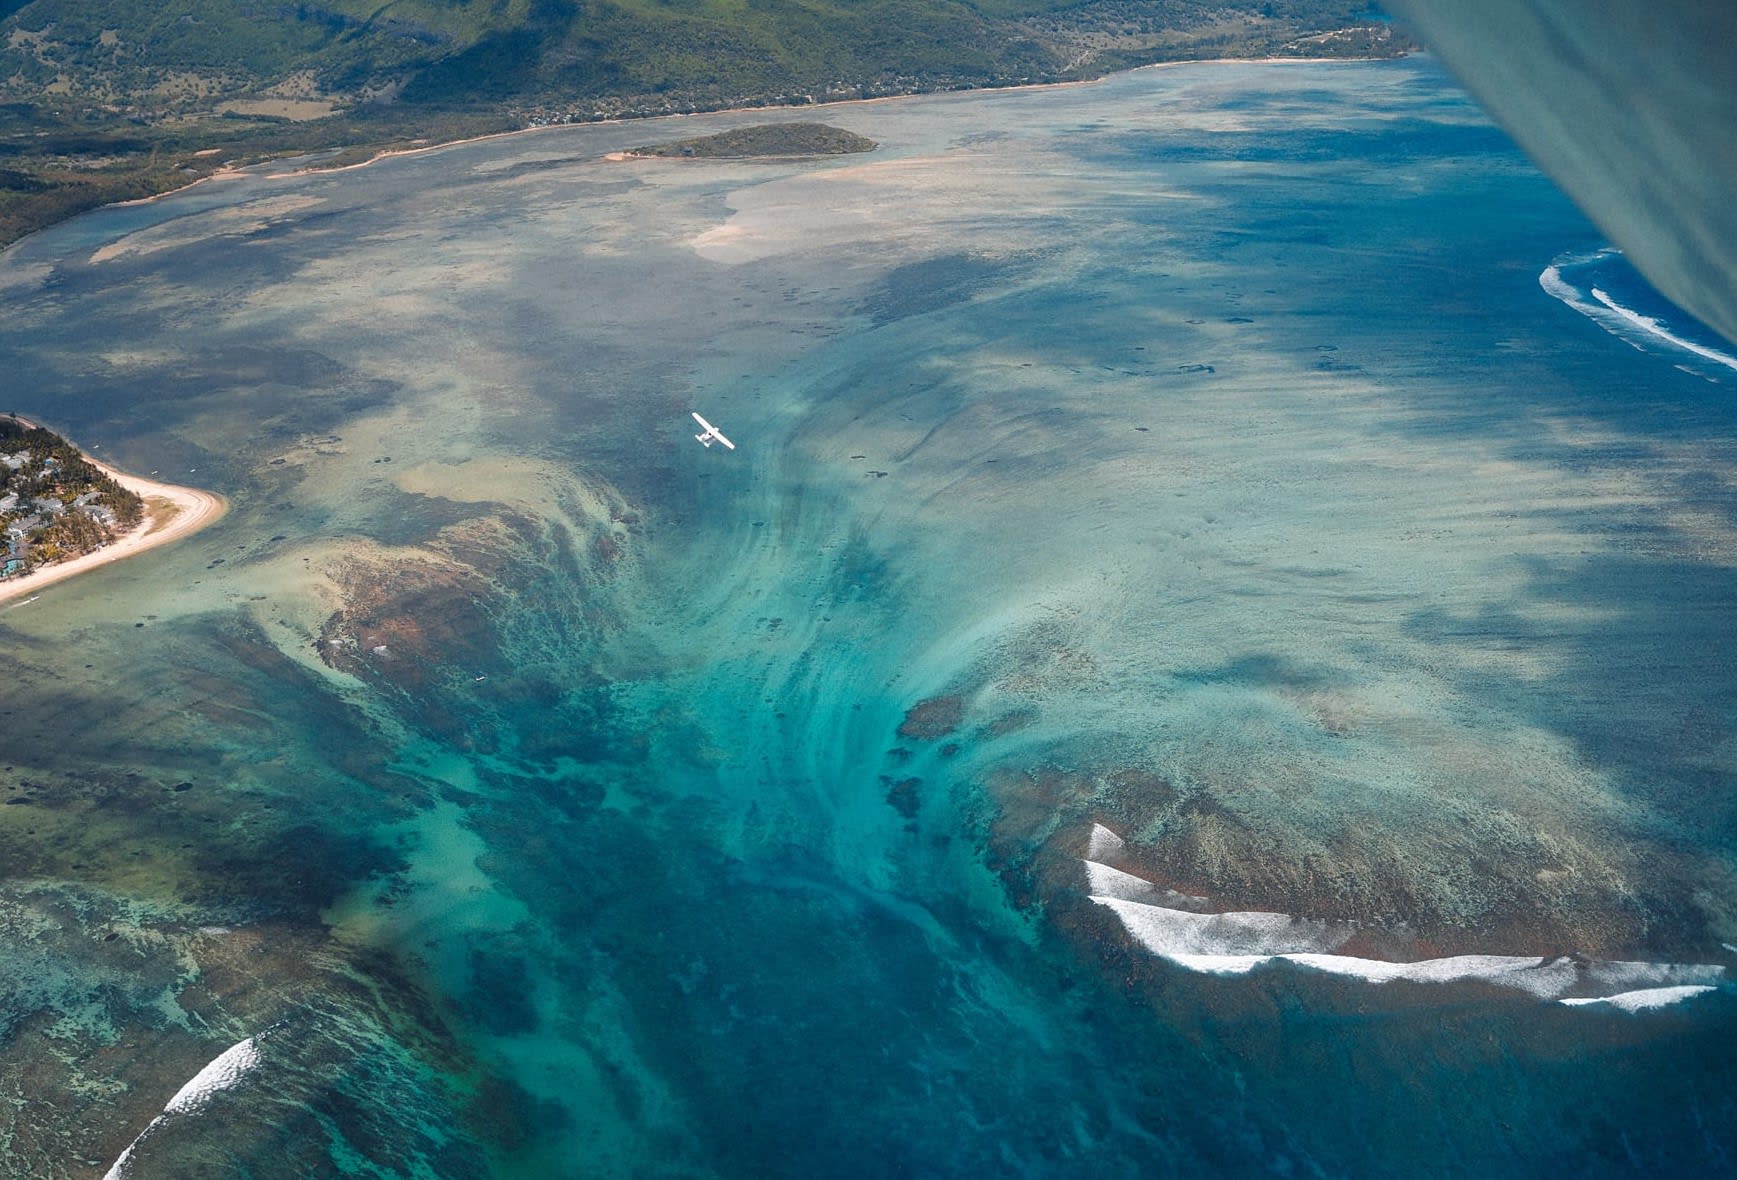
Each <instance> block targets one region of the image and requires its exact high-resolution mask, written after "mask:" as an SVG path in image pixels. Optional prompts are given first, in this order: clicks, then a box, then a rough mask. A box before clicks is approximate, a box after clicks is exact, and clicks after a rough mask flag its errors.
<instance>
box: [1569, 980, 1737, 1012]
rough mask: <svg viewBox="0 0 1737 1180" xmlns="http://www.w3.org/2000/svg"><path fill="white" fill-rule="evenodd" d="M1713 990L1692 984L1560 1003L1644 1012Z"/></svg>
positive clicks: (1578, 997) (1575, 998) (1579, 997)
mask: <svg viewBox="0 0 1737 1180" xmlns="http://www.w3.org/2000/svg"><path fill="white" fill-rule="evenodd" d="M1713 990H1715V989H1714V987H1713V985H1712V984H1707V983H1692V984H1684V985H1683V986H1680V987H1648V988H1641V989H1640V990H1638V991H1632V992H1618V993H1617V994H1616V995H1614V996H1569V997H1566V998H1564V999H1563V1000H1562V1001H1561V1002H1562V1003H1564V1004H1572V1005H1574V1006H1576V1007H1584V1006H1585V1005H1587V1004H1608V1005H1609V1006H1610V1007H1612V1008H1621V1009H1622V1010H1623V1011H1624V1012H1645V1011H1647V1010H1648V1009H1651V1008H1664V1007H1668V1006H1669V1005H1671V1004H1679V1003H1681V1002H1682V1001H1684V1000H1687V999H1689V998H1690V997H1692V996H1698V995H1702V994H1703V993H1706V992H1710V991H1713Z"/></svg>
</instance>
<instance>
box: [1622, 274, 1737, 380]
mask: <svg viewBox="0 0 1737 1180" xmlns="http://www.w3.org/2000/svg"><path fill="white" fill-rule="evenodd" d="M1592 297H1593V298H1594V299H1596V300H1598V302H1599V303H1601V304H1603V305H1604V306H1605V307H1608V308H1609V309H1610V310H1611V311H1612V312H1614V313H1616V315H1617V316H1618V317H1619V318H1620V319H1621V320H1623V322H1625V323H1628V324H1632V325H1634V326H1635V327H1637V328H1639V329H1640V330H1641V331H1643V332H1645V333H1647V334H1648V335H1651V336H1657V337H1658V338H1659V339H1661V340H1663V341H1665V342H1666V343H1667V344H1672V345H1675V346H1676V347H1678V348H1683V349H1687V350H1688V351H1690V352H1692V353H1694V354H1695V355H1696V356H1703V357H1706V358H1707V359H1708V360H1710V361H1715V362H1717V363H1719V364H1721V365H1724V366H1725V367H1726V368H1728V369H1737V356H1732V355H1731V354H1730V353H1728V352H1720V351H1719V350H1718V349H1716V348H1707V347H1705V346H1704V345H1700V344H1696V343H1695V342H1694V341H1693V340H1684V339H1683V338H1682V337H1681V336H1679V335H1677V334H1676V333H1675V332H1673V331H1671V330H1670V328H1669V327H1668V326H1666V324H1665V323H1664V321H1663V320H1659V319H1655V318H1654V317H1652V316H1649V315H1642V314H1641V313H1640V312H1638V311H1634V310H1632V309H1630V308H1627V307H1624V306H1623V305H1622V304H1620V303H1618V302H1617V301H1616V300H1614V299H1612V298H1611V297H1610V296H1609V295H1607V294H1606V293H1605V292H1603V291H1601V290H1599V289H1598V288H1597V287H1594V288H1592Z"/></svg>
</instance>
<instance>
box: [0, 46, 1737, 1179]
mask: <svg viewBox="0 0 1737 1180" xmlns="http://www.w3.org/2000/svg"><path fill="white" fill-rule="evenodd" d="M788 117H789V118H790V119H792V120H794V119H796V118H797V117H798V113H797V112H791V113H790V115H789V116H788ZM767 118H768V116H767V115H766V114H765V113H763V112H755V113H743V114H737V115H718V116H704V117H695V118H691V119H681V120H672V121H668V122H657V123H640V124H633V125H624V126H597V127H587V128H573V129H560V130H546V131H541V132H537V133H531V134H525V135H519V136H513V137H507V138H502V139H495V140H489V141H484V142H478V143H472V144H466V145H461V146H454V147H450V148H444V149H435V150H430V151H427V152H421V153H416V154H411V155H404V156H398V157H393V158H390V159H387V160H383V161H381V162H379V163H376V164H374V165H371V166H368V167H365V168H359V169H351V170H348V171H343V172H324V173H322V172H300V171H296V170H295V169H293V168H283V167H279V168H276V169H259V170H255V171H252V172H249V173H246V174H244V175H241V176H239V177H237V178H235V179H231V180H226V181H223V182H221V183H211V184H206V185H201V186H199V187H197V188H194V189H192V190H189V191H187V192H186V193H183V194H181V195H178V196H175V197H171V198H169V199H166V200H162V201H159V202H155V203H153V204H150V205H146V206H133V207H127V208H122V209H113V210H106V211H102V212H99V213H97V214H93V215H90V216H88V217H85V218H81V219H78V220H76V221H73V222H70V223H68V224H66V225H64V226H61V227H58V228H56V229H55V230H53V231H50V232H48V233H45V234H42V235H38V236H37V237H34V238H32V239H29V240H27V241H25V242H23V243H21V244H19V245H18V246H17V247H15V248H13V249H12V250H11V251H9V252H8V253H7V254H6V255H5V256H4V260H3V261H0V363H4V364H5V365H6V367H7V370H8V371H9V372H10V373H13V374H15V375H16V376H17V383H16V384H15V389H16V390H18V391H19V392H18V393H17V395H16V396H17V400H18V402H19V405H18V407H17V408H18V410H19V411H20V412H22V413H32V412H34V413H37V414H40V415H42V416H44V417H52V419H53V420H54V421H56V422H57V423H63V424H65V425H66V426H67V428H68V429H70V430H73V431H75V433H76V434H77V436H78V437H79V438H80V439H81V440H89V441H90V442H92V443H100V444H101V445H102V447H103V453H104V454H105V455H110V456H113V458H114V461H116V462H118V463H121V464H122V465H124V466H127V467H129V468H130V469H134V470H141V471H161V473H162V476H163V478H175V479H177V480H184V481H186V482H193V483H197V484H199V485H200V486H203V487H212V488H215V489H217V490H219V491H221V492H222V493H223V494H224V495H225V496H226V497H228V499H229V501H230V504H231V509H230V512H229V514H228V516H226V517H225V518H224V520H223V521H222V522H221V523H220V524H218V525H215V526H213V527H212V528H210V529H208V530H206V531H205V532H202V533H200V534H199V535H197V536H195V537H192V538H190V539H188V540H187V541H185V542H183V543H181V544H179V545H177V546H174V547H170V548H166V549H164V550H162V551H160V552H157V553H153V554H152V555H150V556H148V557H141V558H139V559H138V560H136V561H132V562H127V563H123V564H120V565H116V566H113V567H111V568H109V569H105V570H103V571H100V572H97V573H93V574H91V575H89V576H88V577H85V578H81V579H79V580H78V581H76V582H72V583H68V584H66V585H64V586H61V587H57V588H56V589H55V591H54V593H53V594H45V595H44V596H43V597H42V599H41V600H40V601H37V602H34V603H31V604H30V605H29V606H28V607H20V608H15V609H12V610H8V611H6V612H5V613H4V614H0V651H4V654H5V659H6V660H7V666H8V669H9V672H10V673H11V682H10V684H9V687H8V688H7V689H6V690H5V695H4V698H3V702H0V713H3V714H4V716H0V725H3V726H4V733H5V744H4V753H3V757H0V767H3V768H4V776H5V777H4V779H3V780H0V791H4V792H5V793H6V796H7V798H6V802H7V804H8V805H6V806H0V825H4V827H3V831H0V838H3V839H4V842H5V847H6V848H7V849H8V861H7V866H8V867H7V873H6V876H5V881H4V883H3V884H0V940H3V944H0V948H3V949H4V951H5V955H4V960H5V961H6V962H7V963H8V964H9V965H8V967H7V968H6V969H5V970H6V972H7V974H6V975H5V976H4V977H3V978H4V980H5V982H4V985H3V986H4V989H5V990H4V994H5V996H6V997H7V1000H8V1002H7V1004H6V1005H5V1007H6V1010H7V1011H8V1012H9V1013H12V1015H11V1016H10V1017H9V1018H8V1020H9V1023H7V1024H6V1025H5V1026H4V1028H3V1029H0V1033H3V1036H4V1040H3V1041H0V1093H5V1094H8V1095H11V1096H13V1097H15V1098H17V1099H18V1100H19V1104H18V1105H8V1104H4V1103H0V1110H14V1109H15V1110H17V1111H19V1112H20V1113H19V1114H17V1115H0V1120H5V1119H10V1120H11V1121H10V1122H6V1123H4V1126H5V1130H4V1131H3V1132H0V1160H4V1161H5V1165H6V1167H10V1168H14V1169H16V1168H24V1169H25V1170H26V1171H27V1172H29V1174H32V1175H43V1176H59V1175H67V1176H72V1175H85V1174H91V1173H93V1172H100V1170H101V1169H102V1168H104V1167H107V1166H108V1165H109V1164H110V1163H112V1162H113V1161H114V1160H115V1159H117V1158H118V1157H120V1155H121V1154H122V1152H126V1151H130V1154H129V1155H128V1157H127V1164H128V1168H130V1169H131V1171H130V1172H129V1174H130V1175H133V1176H137V1177H146V1176H154V1175H183V1174H192V1173H191V1172H190V1171H189V1169H190V1168H195V1169H196V1168H206V1169H208V1170H209V1171H210V1172H211V1174H221V1173H222V1172H223V1170H224V1169H229V1170H230V1171H231V1172H233V1171H234V1170H235V1169H237V1168H245V1169H247V1170H249V1171H250V1172H251V1174H254V1175H261V1176H272V1175H296V1176H304V1175H344V1174H360V1173H365V1172H366V1170H367V1169H368V1168H370V1167H373V1168H381V1167H389V1168H391V1169H396V1170H397V1171H400V1172H404V1173H406V1174H431V1175H442V1176H446V1175H454V1176H456V1175H503V1176H506V1175H560V1174H569V1173H571V1172H572V1171H573V1170H574V1169H575V1168H578V1169H579V1170H581V1171H583V1172H584V1173H585V1174H601V1175H629V1174H631V1175H659V1174H670V1175H675V1174H681V1175H722V1176H738V1175H754V1176H766V1175H791V1176H795V1175H804V1176H807V1175H858V1174H927V1175H968V1174H969V1175H977V1174H982V1173H983V1172H985V1171H987V1170H990V1169H994V1170H996V1171H999V1172H1006V1171H1009V1170H1013V1171H1019V1172H1025V1173H1043V1174H1046V1175H1050V1174H1064V1175H1072V1174H1087V1173H1088V1172H1089V1173H1091V1174H1094V1175H1097V1174H1113V1175H1167V1174H1182V1173H1185V1172H1186V1173H1189V1174H1199V1173H1200V1172H1201V1171H1202V1170H1207V1171H1211V1172H1220V1173H1230V1174H1247V1173H1251V1172H1256V1171H1285V1170H1290V1171H1296V1170H1318V1171H1322V1172H1326V1173H1331V1174H1342V1175H1392V1174H1396V1173H1412V1172H1418V1171H1424V1172H1428V1171H1432V1170H1433V1171H1441V1172H1444V1173H1461V1172H1467V1173H1471V1172H1475V1173H1477V1174H1530V1173H1532V1172H1535V1171H1536V1170H1537V1169H1538V1168H1539V1167H1540V1166H1542V1165H1545V1164H1547V1163H1557V1164H1559V1163H1561V1162H1563V1161H1565V1160H1566V1161H1573V1162H1574V1163H1575V1164H1576V1165H1577V1166H1583V1167H1585V1168H1587V1169H1588V1170H1590V1171H1592V1172H1595V1173H1597V1172H1607V1171H1615V1170H1619V1169H1622V1168H1625V1167H1635V1168H1641V1169H1645V1170H1650V1171H1653V1172H1658V1173H1665V1172H1672V1173H1678V1174H1682V1173H1686V1172H1707V1171H1716V1170H1718V1169H1720V1168H1724V1169H1726V1170H1728V1169H1729V1166H1730V1165H1729V1161H1730V1160H1731V1159H1732V1158H1737V1156H1734V1155H1733V1153H1737V1139H1734V1138H1733V1132H1732V1130H1731V1128H1733V1127H1737V1109H1734V1108H1737V1065H1734V1064H1733V1063H1732V1062H1731V1061H1730V1060H1729V1054H1728V1053H1724V1052H1723V1051H1722V1049H1721V1046H1723V1045H1728V1044H1729V1043H1730V1038H1731V1033H1732V1032H1733V1029H1734V1023H1737V1006H1734V1004H1733V995H1732V991H1731V989H1730V985H1729V982H1728V979H1727V971H1728V969H1729V967H1730V966H1732V964H1733V954H1734V952H1732V950H1731V949H1730V947H1731V944H1732V943H1737V910H1734V905H1737V879H1734V874H1733V864H1734V861H1733V857H1734V854H1737V848H1734V846H1733V832H1737V812H1734V807H1737V803H1734V801H1733V795H1732V791H1731V782H1732V770H1733V765H1732V745H1731V734H1732V732H1733V724H1734V722H1737V668H1734V667H1733V652H1732V648H1731V644H1730V638H1729V627H1728V620H1729V618H1730V612H1731V608H1732V606H1733V597H1734V590H1733V587H1734V586H1737V583H1734V582H1733V579H1732V577H1731V574H1732V566H1733V564H1734V562H1737V530H1733V527H1732V523H1731V522H1732V521H1733V519H1737V517H1734V510H1737V480H1734V475H1737V466H1734V461H1737V411H1734V410H1733V409H1732V407H1731V404H1730V388H1731V380H1732V378H1726V377H1724V376H1722V375H1721V374H1720V373H1719V372H1718V371H1717V370H1716V369H1714V368H1708V367H1706V366H1702V367H1700V368H1697V367H1696V366H1692V365H1685V366H1682V367H1679V366H1678V364H1677V363H1676V361H1677V358H1674V357H1673V356H1671V355H1670V354H1669V353H1668V351H1657V350H1647V349H1642V348H1633V347H1630V346H1629V344H1628V343H1625V342H1624V341H1623V340H1621V339H1618V338H1617V337H1616V336H1613V335H1611V334H1609V333H1607V332H1605V331H1603V330H1602V329H1601V328H1600V327H1599V326H1598V325H1597V324H1596V323H1594V322H1593V321H1591V320H1589V319H1588V318H1586V317H1585V316H1582V315H1580V314H1577V313H1576V312H1575V311H1574V310H1572V309H1571V308H1570V307H1568V306H1566V305H1565V304H1564V303H1562V302H1560V301H1559V300H1558V299H1555V298H1552V297H1551V296H1550V295H1549V294H1547V293H1546V292H1545V291H1544V290H1543V289H1542V288H1541V287H1540V285H1539V275H1540V272H1542V271H1543V270H1544V269H1545V268H1546V267H1547V266H1549V265H1550V264H1551V261H1552V260H1553V259H1557V258H1560V257H1562V256H1563V255H1565V254H1567V253H1570V252H1574V251H1580V252H1590V251H1596V250H1597V249H1598V248H1599V247H1600V242H1599V240H1598V237H1597V235H1596V233H1595V231H1594V230H1593V229H1592V228H1591V227H1590V226H1589V225H1588V224H1587V223H1586V222H1585V221H1584V220H1583V219H1581V218H1580V216H1579V215H1578V214H1577V213H1576V212H1575V211H1574V209H1573V208H1572V206H1570V205H1569V204H1568V203H1567V202H1566V201H1565V200H1564V199H1563V198H1562V197H1561V196H1560V195H1559V194H1558V193H1557V192H1555V190H1553V189H1552V188H1551V187H1550V185H1549V184H1548V182H1547V181H1545V180H1544V179H1543V178H1542V177H1541V176H1539V175H1538V174H1537V173H1536V172H1535V171H1534V170H1533V169H1532V168H1531V167H1530V166H1529V165H1527V163H1526V162H1525V160H1524V158H1523V157H1521V156H1520V155H1519V154H1518V153H1517V152H1516V151H1515V149H1514V148H1513V147H1512V145H1511V144H1509V143H1508V142H1507V141H1506V139H1505V138H1504V137H1503V136H1502V135H1501V134H1500V132H1498V131H1497V130H1495V129H1494V128H1493V127H1491V126H1490V125H1489V123H1488V122H1487V121H1486V120H1485V119H1484V118H1483V116H1481V115H1480V114H1479V113H1478V111H1477V110H1476V108H1475V107H1473V106H1472V105H1471V104H1470V102H1469V100H1467V99H1466V98H1465V97H1464V96H1463V95H1462V94H1461V93H1460V92H1459V91H1457V90H1456V89H1455V88H1454V87H1453V86H1452V84H1451V83H1450V82H1449V81H1448V80H1447V79H1446V78H1445V77H1444V76H1443V75H1442V74H1441V73H1440V71H1439V70H1438V69H1437V68H1436V67H1435V66H1434V65H1433V64H1432V63H1430V62H1429V61H1428V60H1427V59H1415V60H1408V61H1402V62H1390V63H1360V64H1334V65H1325V64H1290V65H1282V66H1280V65H1203V66H1193V67H1184V68H1174V69H1156V70H1145V71H1138V72H1135V73H1132V74H1127V75H1122V76H1119V77H1116V78H1113V79H1110V80H1107V81H1105V82H1103V83H1100V84H1095V85H1091V86H1079V87H1064V88H1055V89H1046V90H1029V91H1013V92H999V93H977V94H963V95H948V96H935V97H928V98H917V99H911V100H906V101H899V102H888V103H867V104H857V105H849V106H841V107H838V108H831V109H829V110H828V111H827V112H826V122H827V123H828V124H830V125H834V126H837V127H840V128H843V129H845V130H847V131H849V132H852V133H854V134H857V135H861V136H865V137H867V138H869V139H872V140H874V141H875V142H876V143H878V144H879V145H880V146H879V147H878V148H877V149H876V150H875V151H874V152H872V153H866V154H861V155H855V156H851V157H849V158H848V159H837V160H833V159H829V160H820V161H776V162H768V161H753V162H744V161H713V160H659V159H622V158H615V159H611V158H609V157H611V156H612V155H616V156H619V154H620V153H622V152H624V151H626V150H627V149H629V148H632V147H636V146H640V145H644V144H648V143H654V142H658V141H659V137H660V136H662V137H663V138H665V139H667V140H669V141H680V140H686V139H692V138H695V137H697V136H702V135H707V134H711V133H714V132H719V131H725V130H729V129H731V128H733V127H741V126H747V125H750V124H758V123H764V122H765V121H766V119H767ZM1734 376H1737V375H1734ZM696 409H697V410H699V411H700V412H701V413H703V414H705V415H706V417H707V418H708V419H710V420H711V421H713V422H715V423H717V424H718V425H719V426H720V427H721V428H722V429H723V430H724V431H725V432H726V433H727V434H728V435H729V436H730V438H731V439H733V440H734V441H735V442H736V443H737V449H736V450H735V451H733V452H726V451H724V450H722V449H721V448H716V447H714V448H710V449H704V448H701V447H699V446H697V445H696V444H695V443H694V442H693V441H692V434H693V430H694V428H693V426H692V420H691V419H690V418H689V416H688V415H689V411H690V410H696ZM183 473H186V474H185V475H183ZM68 735H76V740H68ZM12 804H16V805H12ZM1232 959H1234V960H1235V962H1234V963H1232V962H1231V961H1230V960H1232ZM225 1054H228V1055H229V1056H225ZM202 1070H203V1071H205V1072H203V1073H202V1072H201V1071H202ZM190 1079H191V1080H192V1081H194V1082H198V1083H199V1084H198V1085H192V1084H191V1083H190ZM184 1087H189V1089H187V1090H185V1091H184V1089H183V1088H184ZM43 1095H51V1096H52V1097H51V1098H49V1099H46V1100H45V1099H44V1098H43V1097H42V1096H43ZM178 1095H184V1096H182V1097H178ZM154 1120H155V1121H154ZM189 1161H191V1162H189ZM575 1161H577V1163H576V1162H575ZM865 1161H872V1162H867V1163H865ZM178 1169H179V1170H178ZM0 1170H4V1169H0Z"/></svg>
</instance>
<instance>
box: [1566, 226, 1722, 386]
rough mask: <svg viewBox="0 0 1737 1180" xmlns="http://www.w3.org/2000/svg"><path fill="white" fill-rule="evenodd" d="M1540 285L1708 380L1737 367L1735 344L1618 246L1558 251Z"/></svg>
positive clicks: (1641, 346)
mask: <svg viewBox="0 0 1737 1180" xmlns="http://www.w3.org/2000/svg"><path fill="white" fill-rule="evenodd" d="M1538 285H1539V286H1540V287H1543V288H1544V290H1545V291H1546V292H1547V293H1548V294H1549V295H1551V296H1552V297H1554V298H1556V299H1560V300H1561V301H1562V302H1563V303H1566V304H1567V305H1568V306H1569V307H1572V308H1573V309H1574V310H1575V311H1578V312H1579V313H1580V314H1581V315H1583V316H1585V317H1586V318H1587V319H1589V320H1591V321H1592V322H1593V323H1595V324H1597V325H1598V326H1599V327H1601V328H1603V329H1604V330H1605V331H1607V332H1609V333H1610V334H1611V335H1613V336H1615V337H1616V338H1617V339H1619V340H1622V341H1623V342H1625V343H1627V344H1629V345H1631V346H1632V347H1634V348H1636V349H1638V350H1640V351H1641V352H1656V353H1660V354H1663V355H1665V356H1667V357H1671V358H1673V359H1674V360H1676V361H1677V362H1678V363H1677V367H1678V368H1680V369H1683V370H1684V371H1686V372H1690V373H1694V374H1695V375H1697V376H1700V377H1704V378H1706V379H1707V380H1709V381H1720V380H1728V379H1729V378H1730V377H1731V375H1732V374H1733V373H1737V355H1733V349H1732V346H1731V345H1729V344H1727V343H1726V342H1725V341H1724V340H1722V339H1721V338H1720V337H1719V335H1718V334H1717V333H1715V332H1714V331H1713V330H1712V329H1711V328H1709V327H1707V326H1706V325H1705V324H1703V323H1701V322H1700V321H1699V320H1697V319H1695V318H1694V317H1693V316H1691V315H1690V314H1689V313H1688V312H1686V311H1683V310H1682V309H1681V308H1678V307H1677V306H1676V305H1675V304H1673V303H1671V302H1670V301H1668V300H1667V299H1666V298H1665V297H1664V296H1663V295H1661V294H1659V293H1658V292H1657V291H1656V290H1654V289H1653V287H1652V286H1651V285H1650V284H1649V283H1648V282H1647V281H1646V280H1645V279H1644V278H1642V277H1641V275H1640V272H1639V271H1637V270H1635V269H1634V267H1632V266H1630V265H1629V263H1628V259H1626V258H1624V257H1623V254H1622V251H1621V250H1618V249H1617V248H1616V247H1614V246H1606V247H1605V248H1604V249H1602V250H1593V251H1576V252H1570V253H1567V254H1561V255H1558V256H1557V257H1556V259H1555V260H1554V261H1552V262H1551V263H1550V265H1549V266H1547V267H1545V268H1544V271H1543V273H1542V274H1540V275H1539V276H1538Z"/></svg>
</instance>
